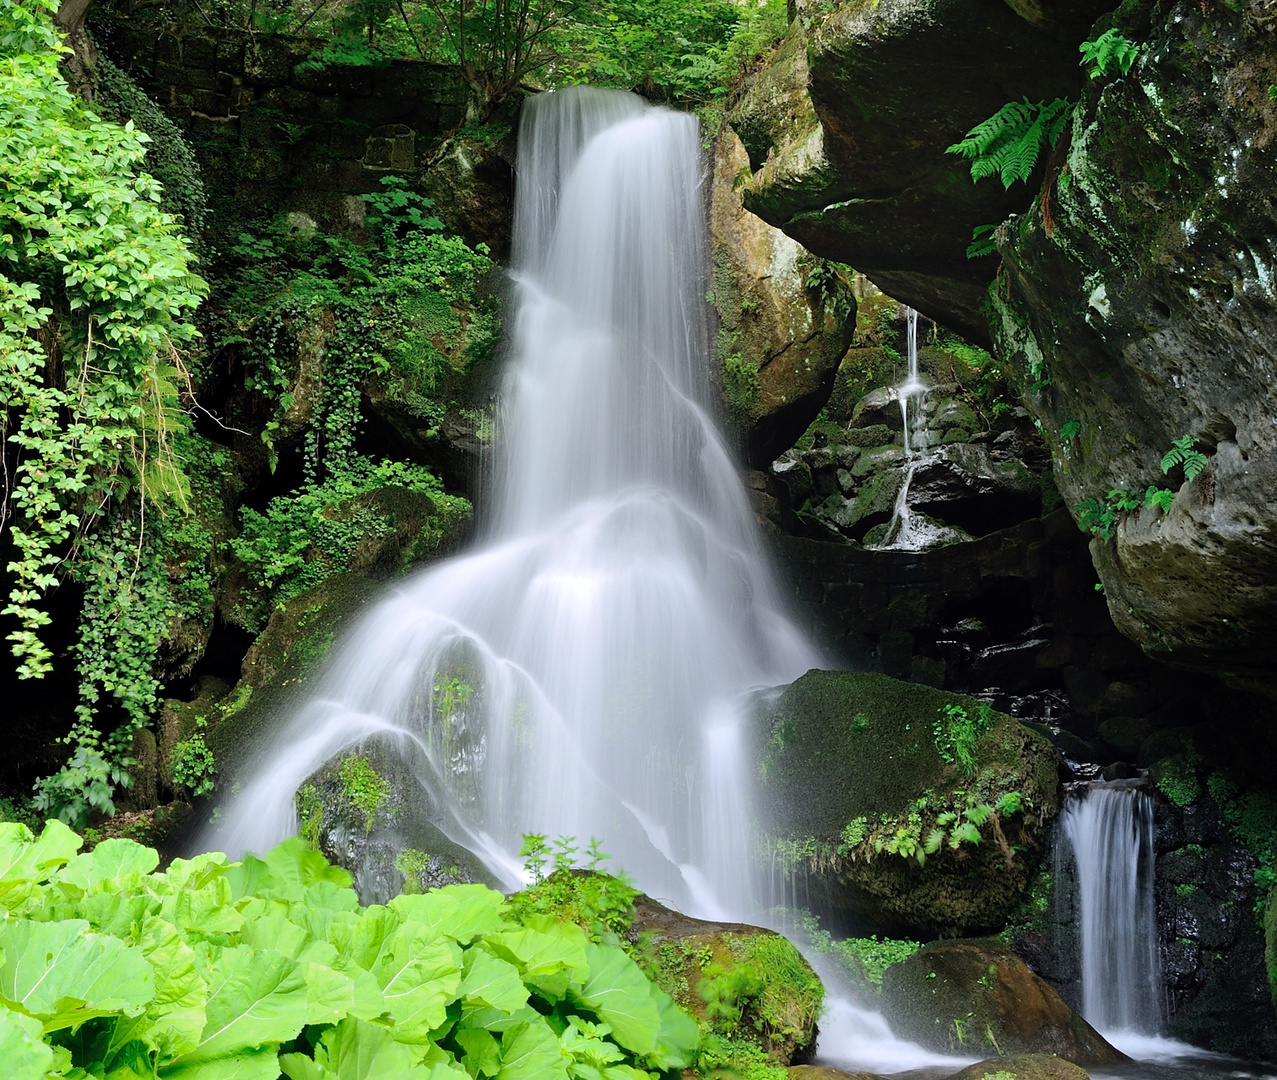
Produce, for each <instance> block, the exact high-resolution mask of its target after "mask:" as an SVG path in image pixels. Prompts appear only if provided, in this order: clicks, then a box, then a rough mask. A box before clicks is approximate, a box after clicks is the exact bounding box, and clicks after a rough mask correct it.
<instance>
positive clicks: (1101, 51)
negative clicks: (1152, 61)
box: [1078, 27, 1141, 79]
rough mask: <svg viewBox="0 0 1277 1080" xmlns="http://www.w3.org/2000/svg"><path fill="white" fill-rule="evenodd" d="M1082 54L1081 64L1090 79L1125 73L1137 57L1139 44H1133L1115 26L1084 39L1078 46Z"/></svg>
mask: <svg viewBox="0 0 1277 1080" xmlns="http://www.w3.org/2000/svg"><path fill="white" fill-rule="evenodd" d="M1078 51H1079V52H1080V53H1081V54H1082V60H1081V64H1082V65H1083V66H1084V67H1086V68H1087V73H1088V74H1089V75H1090V77H1091V78H1092V79H1098V78H1099V77H1100V76H1101V75H1112V74H1114V73H1115V72H1121V74H1123V75H1125V74H1127V73H1128V72H1129V71H1130V70H1131V65H1132V64H1134V63H1135V61H1136V60H1137V59H1138V58H1139V55H1140V51H1141V49H1140V46H1138V45H1135V44H1134V43H1132V42H1131V40H1130V39H1129V38H1127V37H1126V35H1125V34H1123V33H1122V32H1121V31H1120V30H1118V29H1117V28H1116V27H1114V28H1112V29H1109V30H1105V31H1104V33H1102V34H1101V35H1100V36H1099V37H1097V38H1096V39H1095V40H1094V41H1084V42H1082V44H1081V45H1079V46H1078Z"/></svg>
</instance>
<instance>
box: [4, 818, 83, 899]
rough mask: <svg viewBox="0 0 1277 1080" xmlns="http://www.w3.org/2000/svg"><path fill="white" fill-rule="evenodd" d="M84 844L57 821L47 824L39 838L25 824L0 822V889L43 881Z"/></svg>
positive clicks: (72, 856)
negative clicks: (16, 883)
mask: <svg viewBox="0 0 1277 1080" xmlns="http://www.w3.org/2000/svg"><path fill="white" fill-rule="evenodd" d="M83 843H84V841H83V840H81V839H80V837H79V836H77V835H76V834H75V833H74V832H72V831H71V830H70V829H68V828H67V827H66V826H65V825H64V824H63V823H62V822H60V821H50V822H48V823H47V824H46V825H45V827H44V831H43V832H41V833H40V835H39V837H36V836H34V835H33V834H32V832H31V830H30V829H28V828H27V827H26V826H25V825H21V824H18V823H17V822H13V821H5V822H0V886H2V885H3V884H6V883H10V882H19V881H47V880H48V879H49V876H50V875H51V874H53V873H54V871H56V870H57V869H58V868H59V867H60V866H62V865H63V864H64V863H66V862H69V861H70V860H71V859H72V858H74V856H75V853H76V852H77V851H79V850H80V847H81V846H82V845H83Z"/></svg>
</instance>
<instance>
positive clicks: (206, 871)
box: [157, 851, 230, 891]
mask: <svg viewBox="0 0 1277 1080" xmlns="http://www.w3.org/2000/svg"><path fill="white" fill-rule="evenodd" d="M229 865H230V864H228V863H227V861H226V856H225V855H223V854H222V853H221V852H220V851H207V852H205V853H204V854H202V855H196V856H195V858H193V859H174V860H173V861H172V862H171V863H169V866H168V869H167V870H165V871H164V873H163V874H160V875H157V876H158V878H159V879H160V880H161V881H162V882H163V888H164V890H165V891H168V890H170V889H171V890H173V891H176V890H177V889H202V888H204V886H205V885H207V884H208V883H209V882H210V881H212V880H213V879H214V878H216V877H222V876H223V875H224V874H225V873H226V871H227V869H228V868H229ZM157 884H158V883H157ZM157 891H158V890H157Z"/></svg>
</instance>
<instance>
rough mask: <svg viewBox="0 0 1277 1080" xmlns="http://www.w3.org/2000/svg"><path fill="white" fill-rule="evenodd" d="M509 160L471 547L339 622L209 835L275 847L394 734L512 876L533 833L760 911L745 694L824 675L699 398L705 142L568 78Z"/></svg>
mask: <svg viewBox="0 0 1277 1080" xmlns="http://www.w3.org/2000/svg"><path fill="white" fill-rule="evenodd" d="M519 147H520V149H519V169H518V189H517V220H516V228H515V242H514V268H513V272H512V276H513V278H514V282H515V293H516V296H515V303H514V312H513V315H512V317H510V318H508V319H507V327H508V328H509V329H510V332H511V334H512V343H511V362H510V365H509V368H508V372H507V377H506V382H505V386H504V390H503V395H502V401H503V417H502V424H501V425H500V427H501V431H502V446H501V448H500V450H499V460H498V466H497V471H496V477H495V481H494V490H493V492H492V497H491V500H490V504H489V505H487V506H485V507H483V508H482V509H483V510H485V511H486V515H487V518H488V528H487V532H486V534H485V536H486V539H485V541H484V543H483V544H482V545H481V546H480V547H478V548H477V549H475V550H473V551H472V552H470V553H469V554H466V555H464V556H462V557H459V558H455V559H452V560H450V561H448V562H445V563H441V564H438V565H435V566H432V567H430V568H428V569H426V570H425V571H423V572H422V573H420V574H418V575H416V576H414V577H412V578H410V579H408V580H406V581H404V582H403V583H401V584H400V585H399V587H398V588H397V589H396V590H395V591H394V592H393V593H392V594H391V595H390V596H388V597H387V598H386V599H385V600H383V601H382V602H381V603H380V604H378V605H377V606H376V607H375V608H374V609H373V610H372V611H371V612H370V613H369V614H368V615H367V617H365V618H364V619H363V620H362V621H361V622H360V623H359V624H358V625H357V626H356V627H354V628H353V631H352V632H351V634H350V635H349V637H348V638H347V639H346V640H345V642H344V644H343V645H342V646H341V647H340V649H339V650H338V653H337V655H336V658H335V660H334V662H333V663H332V665H331V667H330V669H329V671H328V672H327V674H326V675H325V677H324V679H323V681H322V684H321V686H320V688H319V690H318V692H317V694H316V695H315V697H314V698H313V699H312V700H311V701H309V702H308V703H306V704H305V705H304V706H303V707H302V708H301V709H300V710H299V711H298V712H297V713H296V714H295V715H294V716H293V717H292V718H291V719H290V720H289V721H288V722H287V723H286V724H284V725H283V727H282V730H281V731H280V732H279V733H278V734H277V735H276V737H275V741H274V743H273V744H272V745H270V746H268V747H265V748H263V749H262V750H261V752H260V755H259V757H258V760H259V761H260V762H261V763H262V764H261V766H260V768H259V770H258V772H257V773H256V775H254V776H253V777H251V778H250V779H249V781H248V783H247V784H246V785H245V786H244V789H243V791H242V792H241V794H240V795H239V796H238V797H237V798H234V799H233V800H232V801H231V803H230V804H229V805H228V806H227V807H226V810H225V814H224V817H223V821H222V825H221V828H220V829H219V831H218V832H217V833H216V834H214V835H211V836H209V837H207V838H206V842H207V843H208V844H209V845H210V846H216V847H224V848H226V849H228V850H230V851H231V852H232V853H238V852H240V851H243V850H246V849H257V850H261V849H263V848H266V847H269V846H270V845H271V844H273V843H275V842H276V841H278V840H280V839H282V838H283V837H284V836H286V835H288V834H289V833H290V832H292V831H293V830H294V829H295V828H296V823H295V820H294V818H295V815H294V812H293V804H292V800H293V793H294V792H295V791H296V790H297V788H298V786H299V785H300V784H301V783H303V782H304V781H305V779H306V778H307V777H308V776H310V775H311V774H312V773H314V772H315V770H317V769H318V768H320V767H321V766H322V765H323V764H324V763H325V762H327V761H329V760H331V759H333V758H334V757H336V756H338V755H341V754H343V753H347V752H349V751H350V750H351V749H353V748H355V747H356V746H358V745H359V744H360V743H362V742H364V741H366V740H381V741H384V742H387V743H389V744H390V745H392V746H393V747H394V748H396V749H397V750H398V752H399V754H400V755H401V756H402V758H403V760H404V762H405V764H406V766H407V768H408V771H409V772H410V774H411V775H412V776H414V777H415V778H416V780H417V781H418V782H419V783H420V784H421V785H422V787H423V789H424V790H425V791H426V792H427V793H428V795H429V798H430V800H431V802H432V804H433V806H434V807H435V824H436V825H438V826H439V827H440V828H441V829H442V830H443V831H444V832H445V833H447V834H448V835H449V836H450V837H451V838H452V839H453V840H455V841H457V842H459V843H461V844H464V845H465V846H466V847H468V848H470V849H471V850H472V851H474V852H475V853H476V854H477V855H479V856H480V857H481V858H483V859H484V861H485V862H486V863H487V864H488V866H489V868H490V869H491V870H492V871H493V872H494V873H496V874H497V875H498V876H499V877H500V878H502V879H503V880H505V881H506V882H507V883H508V884H510V885H515V884H517V883H518V880H519V868H518V865H517V859H516V857H515V853H516V852H517V851H518V848H519V843H520V834H521V833H523V832H532V831H535V832H539V833H547V834H549V835H551V836H559V835H565V836H572V837H577V838H578V840H579V842H581V843H582V844H583V843H584V841H585V839H586V838H588V837H591V836H595V837H598V838H599V839H600V841H601V843H602V846H603V848H604V850H606V851H608V852H609V853H610V854H611V855H612V856H613V857H614V859H615V860H616V864H617V865H620V866H623V867H624V868H625V869H626V870H627V871H628V872H629V873H630V874H632V875H633V876H634V877H635V879H636V880H637V882H638V884H639V886H640V887H641V888H642V889H644V890H645V891H646V892H648V893H649V894H651V895H654V896H657V897H661V898H668V899H670V900H672V901H673V902H675V903H676V904H678V905H679V906H681V907H683V908H684V909H685V910H689V911H691V912H692V913H696V914H703V915H707V916H710V917H722V916H723V915H724V914H726V913H728V912H732V913H735V914H736V915H737V916H738V917H740V916H743V915H747V914H748V913H750V912H751V911H752V910H753V909H754V908H755V904H754V897H753V886H752V878H751V871H750V859H749V848H748V844H749V830H750V816H749V812H748V811H749V806H750V804H751V799H750V770H749V769H748V768H747V763H746V746H745V738H744V729H743V722H744V720H743V712H744V710H743V707H742V701H743V697H742V695H743V691H745V690H747V689H748V688H750V687H755V686H759V685H768V684H777V683H783V682H789V681H792V680H793V679H795V678H797V677H798V676H799V675H800V674H802V673H803V672H804V671H805V670H807V669H808V668H810V667H812V666H815V665H816V663H817V660H818V657H817V655H816V653H815V651H814V650H813V649H812V648H811V646H810V645H809V644H808V643H807V642H806V640H805V639H804V638H803V636H802V635H801V634H800V633H799V632H798V631H797V630H796V629H795V628H794V627H793V626H792V625H791V624H790V623H789V622H788V621H787V619H786V618H785V617H784V616H783V614H782V613H781V611H780V607H779V604H778V600H777V596H776V590H775V587H774V585H773V582H772V578H771V574H770V571H769V569H768V567H767V564H766V561H765V559H764V557H763V554H762V551H761V549H760V545H759V541H758V538H757V537H756V535H755V529H754V523H753V518H752V515H751V513H750V510H749V505H748V503H747V500H746V495H745V491H744V489H743V487H742V485H741V483H740V480H739V477H738V475H737V472H736V467H735V465H734V463H733V461H732V457H731V455H730V453H729V452H728V450H727V449H726V446H725V444H724V442H723V439H722V437H721V436H720V434H719V432H718V430H717V429H716V426H715V424H714V422H713V419H712V410H711V409H710V407H709V402H710V400H711V397H710V386H709V379H708V371H707V364H706V357H707V355H708V332H707V321H706V305H705V300H704V297H705V292H706V287H707V283H706V261H707V260H706V252H705V237H704V232H705V230H704V224H703V211H702V192H701V180H702V177H701V167H700V138H699V131H698V128H697V124H696V121H695V119H694V118H692V117H691V116H688V115H684V114H678V113H673V112H669V111H667V110H663V109H658V108H652V107H649V106H647V105H646V104H645V103H643V102H642V101H641V99H639V98H637V97H634V96H632V95H628V94H621V93H617V92H609V91H602V90H595V89H590V88H584V87H581V88H574V89H572V90H568V91H563V92H560V93H555V94H547V95H543V96H540V97H536V98H532V99H530V100H529V101H528V102H527V103H526V104H525V106H524V112H523V120H522V124H521V128H520V135H519Z"/></svg>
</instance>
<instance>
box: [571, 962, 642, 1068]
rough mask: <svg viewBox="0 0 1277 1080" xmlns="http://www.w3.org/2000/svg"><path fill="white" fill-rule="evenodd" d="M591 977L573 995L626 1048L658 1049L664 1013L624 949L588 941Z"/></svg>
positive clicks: (640, 972)
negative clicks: (609, 1028) (608, 1025)
mask: <svg viewBox="0 0 1277 1080" xmlns="http://www.w3.org/2000/svg"><path fill="white" fill-rule="evenodd" d="M585 956H586V960H587V962H588V963H589V965H590V974H589V978H588V979H586V981H585V983H584V985H582V986H581V987H580V988H579V989H574V990H573V991H572V997H573V998H575V999H576V1000H577V1001H579V1002H580V1003H581V1004H582V1005H584V1006H585V1007H586V1008H587V1009H589V1010H591V1011H592V1012H593V1013H594V1014H595V1015H596V1016H597V1017H598V1018H599V1019H600V1020H602V1021H603V1022H604V1023H607V1024H610V1025H611V1026H612V1037H613V1038H614V1039H616V1041H617V1042H618V1043H620V1044H621V1045H622V1046H624V1047H625V1048H626V1049H627V1050H632V1051H634V1053H636V1054H650V1053H652V1051H654V1050H655V1049H656V1036H657V1034H658V1033H659V1032H660V1030H661V1015H660V1010H659V1008H658V1006H657V1003H656V1001H655V1000H654V999H653V998H652V996H651V993H650V988H651V985H652V984H651V982H650V980H649V979H648V978H647V976H646V975H644V974H643V972H642V970H641V969H640V968H639V966H638V965H637V964H636V963H635V962H634V961H633V960H631V959H630V958H629V957H628V956H627V955H626V954H625V953H624V952H623V951H622V950H621V949H618V948H615V947H611V948H606V947H604V946H601V945H595V944H594V943H593V942H588V943H587V944H586V946H585Z"/></svg>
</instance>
